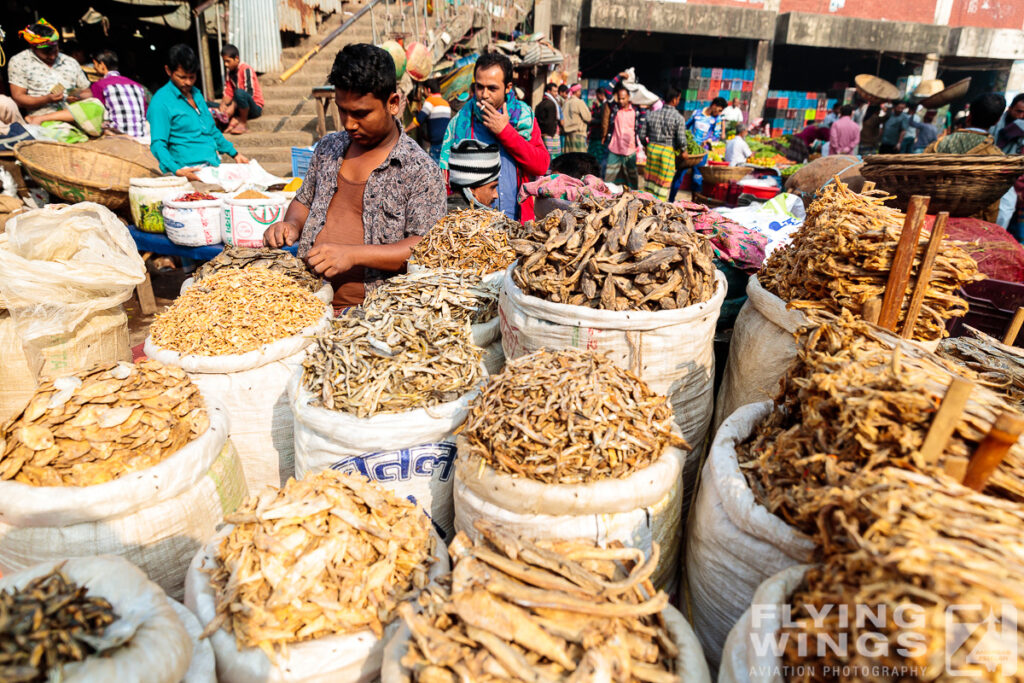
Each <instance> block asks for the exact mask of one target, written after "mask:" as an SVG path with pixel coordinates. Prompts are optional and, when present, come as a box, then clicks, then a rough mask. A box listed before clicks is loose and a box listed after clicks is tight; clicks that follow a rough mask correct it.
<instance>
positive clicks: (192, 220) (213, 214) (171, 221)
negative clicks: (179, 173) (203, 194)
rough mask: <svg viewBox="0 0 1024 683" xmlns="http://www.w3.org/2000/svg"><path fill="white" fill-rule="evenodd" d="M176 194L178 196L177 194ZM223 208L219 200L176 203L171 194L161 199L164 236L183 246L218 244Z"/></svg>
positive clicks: (222, 201) (222, 202) (222, 203)
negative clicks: (165, 234)
mask: <svg viewBox="0 0 1024 683" xmlns="http://www.w3.org/2000/svg"><path fill="white" fill-rule="evenodd" d="M182 194H184V193H182ZM176 196H181V195H179V194H177V193H176ZM223 211H224V200H222V199H201V200H199V201H191V202H190V201H184V202H179V201H176V200H174V199H172V198H170V197H167V198H164V200H163V209H162V210H161V215H162V216H163V226H164V231H165V232H166V233H167V239H169V240H170V241H171V242H172V243H174V244H178V245H181V246H183V247H206V246H210V245H211V244H220V242H221V222H222V221H223V218H222V216H221V213H222V212H223Z"/></svg>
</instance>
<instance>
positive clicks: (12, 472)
mask: <svg viewBox="0 0 1024 683" xmlns="http://www.w3.org/2000/svg"><path fill="white" fill-rule="evenodd" d="M209 426H210V419H209V417H208V416H207V414H206V408H205V406H204V404H203V399H202V396H200V394H199V389H198V388H197V387H196V386H195V385H194V384H193V383H192V381H191V380H190V379H189V378H188V375H187V374H185V371H184V370H182V369H181V368H177V367H172V366H169V365H164V364H162V363H159V362H157V361H155V360H145V361H142V362H140V363H138V364H136V365H133V364H131V363H114V364H109V365H100V366H97V367H94V368H92V369H90V370H86V371H83V372H80V373H78V374H76V375H72V376H68V377H59V378H57V379H52V380H44V381H43V382H42V384H40V385H39V388H38V389H36V392H35V394H33V396H32V399H31V400H30V401H29V402H28V405H27V406H25V409H24V410H23V411H22V412H21V413H20V414H18V415H16V416H14V417H13V418H11V419H10V420H8V421H7V423H5V424H4V425H3V427H2V428H0V437H2V438H0V480H2V479H13V480H14V481H17V482H21V483H23V484H30V485H32V486H92V485H95V484H102V483H104V482H108V481H111V480H113V479H117V478H118V477H121V476H124V475H125V474H128V473H130V472H136V471H138V470H143V469H146V468H147V467H152V466H153V465H156V464H157V463H159V462H160V461H162V460H163V459H164V458H166V457H168V456H170V455H172V454H174V453H175V452H177V451H179V450H181V448H182V447H184V446H185V445H186V444H187V443H189V442H190V441H192V440H194V439H196V438H197V437H199V436H200V435H201V434H202V433H203V432H205V431H206V429H207V427H209Z"/></svg>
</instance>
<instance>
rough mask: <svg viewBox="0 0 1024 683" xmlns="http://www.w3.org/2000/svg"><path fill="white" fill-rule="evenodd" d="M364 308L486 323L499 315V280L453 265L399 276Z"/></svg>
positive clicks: (369, 297)
mask: <svg viewBox="0 0 1024 683" xmlns="http://www.w3.org/2000/svg"><path fill="white" fill-rule="evenodd" d="M363 310H365V311H366V312H367V313H370V314H371V315H372V314H380V315H383V314H384V313H387V312H388V311H392V312H396V313H397V312H402V313H403V314H408V315H420V314H422V313H423V312H424V311H427V310H429V311H431V312H433V313H435V314H437V315H440V316H442V317H448V318H451V319H452V320H455V321H456V322H469V323H472V324H476V323H484V322H487V321H489V320H493V319H494V318H495V317H497V315H498V283H497V282H489V283H487V282H484V281H483V278H481V277H480V276H479V275H477V274H475V273H471V272H467V271H465V270H455V269H451V268H444V269H436V270H423V271H419V272H415V273H409V274H408V275H396V276H394V277H391V278H388V279H387V280H385V281H384V282H383V283H382V284H381V285H380V286H379V287H377V288H375V289H374V290H373V291H372V292H370V293H369V294H367V295H366V300H365V301H364V302H363Z"/></svg>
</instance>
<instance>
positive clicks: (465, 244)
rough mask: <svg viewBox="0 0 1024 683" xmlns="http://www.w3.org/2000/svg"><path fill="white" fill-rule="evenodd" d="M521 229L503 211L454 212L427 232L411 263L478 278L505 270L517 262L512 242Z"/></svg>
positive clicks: (472, 210)
mask: <svg viewBox="0 0 1024 683" xmlns="http://www.w3.org/2000/svg"><path fill="white" fill-rule="evenodd" d="M520 230H521V227H520V225H519V224H518V223H516V222H515V221H513V220H512V219H511V218H509V217H508V216H506V215H505V214H503V213H502V212H501V211H490V210H487V209H466V210H464V211H454V212H452V213H450V214H448V215H447V216H445V217H444V218H442V219H441V220H439V221H438V222H437V223H435V224H434V227H432V228H430V230H429V231H427V234H426V235H425V236H424V237H423V239H422V240H420V242H419V243H418V244H417V245H416V246H414V247H413V248H412V258H411V259H410V260H411V261H412V262H413V263H415V264H416V265H420V266H423V267H425V268H454V269H457V270H469V271H472V272H474V273H476V274H477V275H486V274H487V273H493V272H495V271H498V270H505V269H506V268H508V267H509V265H511V263H512V262H513V261H515V260H516V253H515V250H513V249H512V246H511V244H510V240H511V238H512V237H514V236H516V235H517V234H518V232H519V231H520Z"/></svg>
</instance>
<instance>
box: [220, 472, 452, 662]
mask: <svg viewBox="0 0 1024 683" xmlns="http://www.w3.org/2000/svg"><path fill="white" fill-rule="evenodd" d="M225 519H226V521H227V522H229V523H231V524H234V525H235V526H234V528H233V529H231V531H230V532H229V533H228V534H227V536H225V537H224V539H223V540H222V541H221V543H220V545H219V547H218V549H217V554H216V566H215V568H214V569H213V570H212V573H211V575H210V584H211V586H212V587H213V589H214V592H215V601H216V608H217V617H216V618H215V619H214V620H213V621H211V622H210V624H208V625H207V628H206V630H205V631H204V634H203V635H204V637H205V636H209V635H211V634H212V633H213V632H215V631H216V630H217V629H218V628H220V627H221V626H223V627H224V628H225V629H226V630H227V631H228V632H229V633H233V634H234V636H235V641H236V643H237V644H238V646H239V648H242V647H258V648H260V649H262V650H263V651H264V652H265V653H266V654H267V656H268V657H270V658H271V660H272V661H273V660H274V659H275V657H276V652H278V651H280V649H281V648H282V647H283V646H285V645H287V644H288V643H295V642H300V641H304V640H312V639H314V638H321V637H324V636H329V635H339V634H345V633H354V632H356V631H362V630H364V629H370V630H372V631H373V632H374V634H376V636H377V637H378V638H380V637H381V636H382V635H383V633H384V627H385V626H387V625H388V624H389V623H390V622H391V621H392V620H393V619H394V618H395V617H396V616H397V612H396V610H397V608H398V605H399V603H401V602H402V601H404V600H408V599H410V598H413V597H415V596H416V594H418V593H419V591H420V590H421V589H422V588H423V587H424V586H426V585H427V582H428V576H427V572H428V570H429V567H430V565H431V564H432V563H433V562H434V558H433V556H432V552H433V549H434V537H433V536H432V535H431V526H430V520H429V519H428V518H427V516H426V514H424V513H423V511H422V510H421V509H420V508H418V507H417V506H416V504H415V503H411V502H409V501H408V500H405V499H404V498H399V497H397V496H395V495H393V494H391V493H390V492H388V491H386V490H385V489H383V488H381V487H380V486H379V485H377V484H373V483H371V482H369V481H368V480H366V479H365V478H363V477H361V476H359V475H354V474H342V473H340V472H336V471H334V470H325V471H323V472H318V473H316V474H310V475H308V476H306V477H305V478H304V479H302V480H301V481H296V480H295V479H290V480H289V481H288V483H287V484H285V485H284V487H283V488H282V489H280V490H269V489H268V490H267V491H265V492H264V493H261V494H260V495H259V496H256V497H250V498H247V499H246V500H245V502H244V503H243V504H242V506H241V507H240V508H239V509H238V510H237V511H236V512H233V513H231V514H230V515H228V516H227V517H226V518H225Z"/></svg>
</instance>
